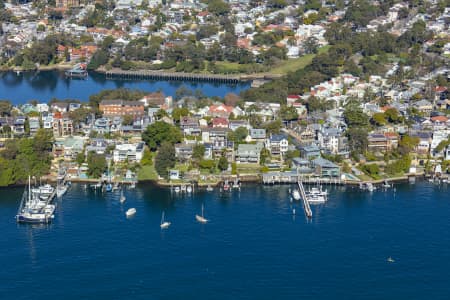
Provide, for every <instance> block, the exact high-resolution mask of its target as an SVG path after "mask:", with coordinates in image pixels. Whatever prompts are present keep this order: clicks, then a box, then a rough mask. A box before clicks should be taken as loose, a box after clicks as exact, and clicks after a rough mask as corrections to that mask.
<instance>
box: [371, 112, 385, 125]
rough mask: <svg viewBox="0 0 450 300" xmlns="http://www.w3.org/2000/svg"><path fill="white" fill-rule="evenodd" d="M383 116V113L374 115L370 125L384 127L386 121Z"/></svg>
mask: <svg viewBox="0 0 450 300" xmlns="http://www.w3.org/2000/svg"><path fill="white" fill-rule="evenodd" d="M384 116H385V115H384V113H374V114H373V116H372V123H374V124H375V125H377V126H383V125H386V123H387V121H386V119H385V117H384Z"/></svg>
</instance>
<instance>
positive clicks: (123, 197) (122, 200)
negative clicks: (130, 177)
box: [119, 190, 127, 203]
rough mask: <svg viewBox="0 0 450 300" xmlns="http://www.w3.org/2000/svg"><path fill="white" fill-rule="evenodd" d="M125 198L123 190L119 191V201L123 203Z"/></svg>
mask: <svg viewBox="0 0 450 300" xmlns="http://www.w3.org/2000/svg"><path fill="white" fill-rule="evenodd" d="M126 200H127V198H126V197H125V195H124V194H123V190H122V191H121V193H120V199H119V201H120V203H124V202H125V201H126Z"/></svg>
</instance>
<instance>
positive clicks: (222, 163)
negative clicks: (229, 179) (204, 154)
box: [217, 155, 228, 171]
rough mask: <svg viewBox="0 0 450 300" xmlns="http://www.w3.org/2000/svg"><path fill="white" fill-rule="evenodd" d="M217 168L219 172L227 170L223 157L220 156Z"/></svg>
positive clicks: (226, 162) (225, 159) (226, 163)
mask: <svg viewBox="0 0 450 300" xmlns="http://www.w3.org/2000/svg"><path fill="white" fill-rule="evenodd" d="M217 167H218V168H219V170H221V171H225V170H227V169H228V160H227V158H226V157H225V156H223V155H222V156H221V157H220V159H219V163H218V164H217Z"/></svg>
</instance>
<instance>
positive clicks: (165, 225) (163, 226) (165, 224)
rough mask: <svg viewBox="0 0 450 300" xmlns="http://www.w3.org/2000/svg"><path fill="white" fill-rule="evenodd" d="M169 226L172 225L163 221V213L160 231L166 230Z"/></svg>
mask: <svg viewBox="0 0 450 300" xmlns="http://www.w3.org/2000/svg"><path fill="white" fill-rule="evenodd" d="M170 224H172V223H170V222H167V221H165V220H164V211H163V212H162V216H161V224H160V225H159V226H160V227H161V229H166V228H169V226H170Z"/></svg>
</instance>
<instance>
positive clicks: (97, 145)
mask: <svg viewBox="0 0 450 300" xmlns="http://www.w3.org/2000/svg"><path fill="white" fill-rule="evenodd" d="M107 147H108V143H107V141H106V140H105V139H91V140H90V142H89V145H87V146H86V149H85V155H86V156H87V155H88V153H89V152H95V153H97V154H105V152H106V148H107Z"/></svg>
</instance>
